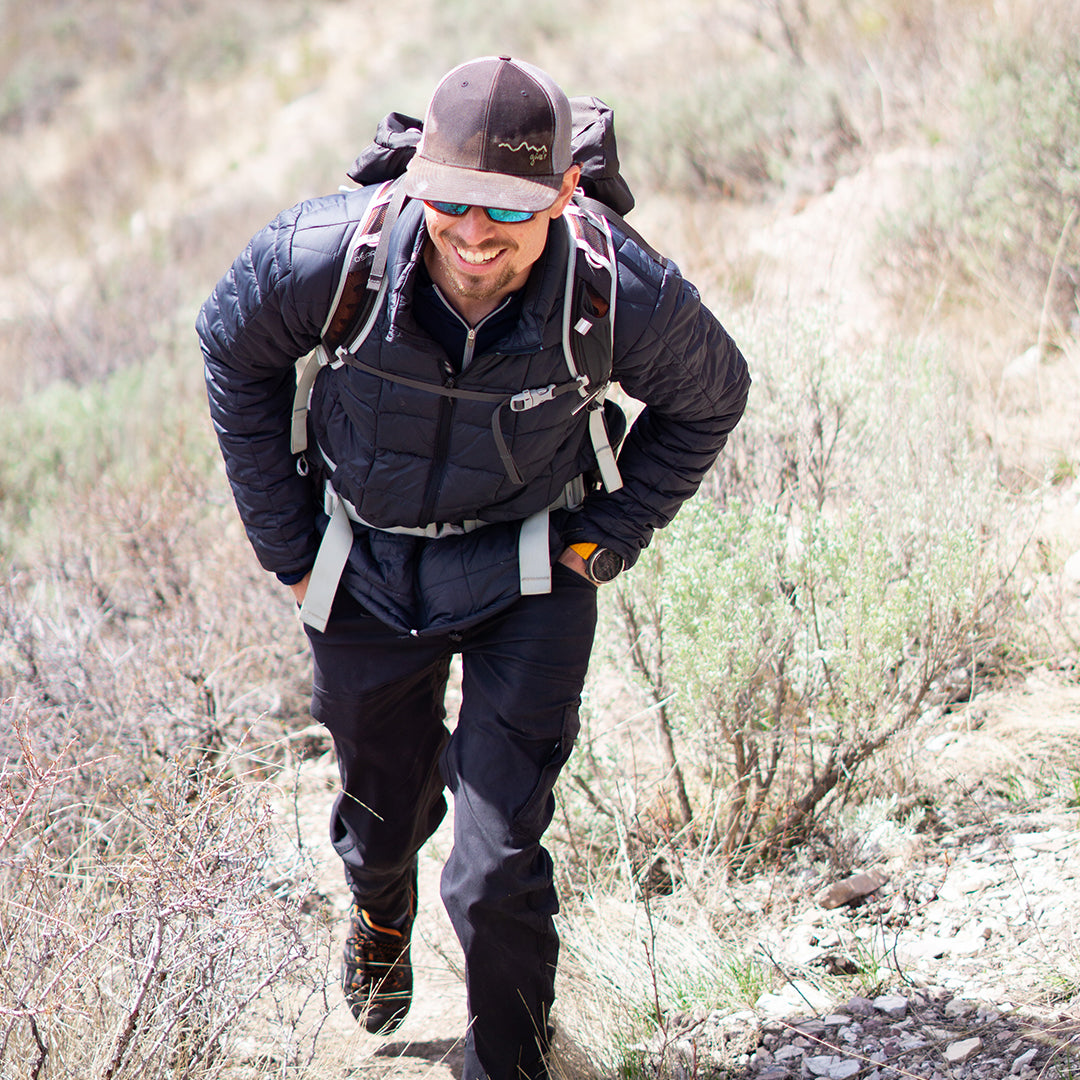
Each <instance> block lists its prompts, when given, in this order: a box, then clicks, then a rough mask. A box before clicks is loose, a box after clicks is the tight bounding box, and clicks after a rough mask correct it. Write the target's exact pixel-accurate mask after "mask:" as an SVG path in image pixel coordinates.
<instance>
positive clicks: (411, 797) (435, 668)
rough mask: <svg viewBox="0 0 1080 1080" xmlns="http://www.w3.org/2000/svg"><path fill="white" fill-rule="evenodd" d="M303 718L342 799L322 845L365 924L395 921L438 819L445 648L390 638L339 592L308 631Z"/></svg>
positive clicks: (438, 643) (392, 633)
mask: <svg viewBox="0 0 1080 1080" xmlns="http://www.w3.org/2000/svg"><path fill="white" fill-rule="evenodd" d="M308 639H309V642H310V645H311V651H312V657H313V659H314V667H315V675H314V689H313V693H312V708H311V711H312V715H313V716H314V717H315V719H316V720H318V721H319V722H320V723H322V724H324V725H325V726H326V728H327V729H328V730H329V732H330V734H331V735H332V736H333V739H334V748H335V750H336V752H337V761H338V769H339V771H340V774H341V792H340V794H339V795H338V797H337V800H336V801H335V804H334V809H333V812H332V815H331V822H330V838H331V841H332V842H333V845H334V848H335V850H336V851H337V853H338V854H339V855H340V856H341V858H342V860H343V862H344V864H345V878H346V881H347V883H348V884H349V886H350V888H351V889H352V890H353V893H354V895H356V897H357V898H358V900H359V901H360V902H361V904H362V906H363V907H365V908H366V909H367V910H369V911H370V912H371V913H372V915H373V916H375V917H377V918H378V917H381V918H384V919H387V920H392V919H394V918H396V917H397V916H399V915H401V914H403V913H404V912H405V910H406V908H407V907H408V906H409V903H410V902H411V895H410V894H411V892H412V891H413V890H414V889H415V884H414V880H415V869H416V856H417V852H418V851H419V850H420V848H421V847H422V846H423V844H424V842H425V841H426V840H427V839H428V837H429V836H431V834H432V833H433V832H434V831H435V829H436V828H438V825H439V822H440V821H442V818H443V815H444V814H445V813H446V801H445V799H444V798H443V783H442V777H441V776H440V774H439V759H440V757H441V755H442V751H443V748H444V747H445V745H446V740H447V731H446V727H445V724H444V720H445V718H446V711H445V709H444V707H443V695H444V693H445V690H446V682H447V677H448V673H449V664H450V652H449V648H448V645H447V642H446V641H445V640H443V639H438V640H418V639H416V638H410V637H408V636H405V635H401V634H398V633H397V632H395V631H393V630H390V629H389V628H388V627H386V626H385V625H384V624H383V623H381V622H379V620H378V619H376V618H374V617H373V616H371V615H369V614H367V612H365V611H364V609H363V608H362V607H360V605H359V604H357V603H355V601H351V600H350V599H349V598H348V597H347V596H345V594H344V593H342V594H339V596H338V598H337V599H336V600H335V602H334V610H333V613H332V615H331V618H330V621H329V623H328V624H327V627H326V631H325V632H324V633H319V632H318V631H315V630H310V629H309V631H308Z"/></svg>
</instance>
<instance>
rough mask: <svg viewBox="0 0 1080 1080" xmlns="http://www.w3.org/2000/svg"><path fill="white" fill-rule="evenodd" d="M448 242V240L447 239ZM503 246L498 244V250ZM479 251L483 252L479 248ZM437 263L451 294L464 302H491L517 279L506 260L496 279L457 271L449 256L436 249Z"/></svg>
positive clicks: (515, 273) (514, 271) (512, 268)
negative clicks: (451, 291) (441, 269)
mask: <svg viewBox="0 0 1080 1080" xmlns="http://www.w3.org/2000/svg"><path fill="white" fill-rule="evenodd" d="M447 239H448V240H449V238H447ZM504 247H505V245H504V244H500V245H499V248H500V250H501V249H502V248H504ZM481 250H483V249H482V248H481ZM436 253H437V255H438V259H439V263H440V264H441V266H442V268H443V270H444V271H445V277H446V280H447V282H448V283H449V284H450V286H451V288H452V290H453V292H454V293H455V294H456V295H457V296H460V297H461V298H462V299H464V300H480V301H484V300H491V299H492V298H493V297H495V296H498V295H499V293H501V292H502V291H504V290H505V289H506V288H507V287H508V286H509V285H510V283H511V282H512V281H513V280H514V278H515V277H517V271H516V270H515V269H514V267H513V265H512V264H511V262H510V261H509V260H508V261H507V264H506V265H505V266H504V267H503V268H502V270H501V271H499V273H498V275H497V276H496V277H492V278H489V277H486V276H481V275H475V274H469V273H464V272H462V271H461V270H459V269H458V267H457V266H456V265H454V264H452V263H451V261H450V258H449V256H447V255H445V254H443V252H441V251H439V250H438V248H436Z"/></svg>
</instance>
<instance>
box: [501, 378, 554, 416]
mask: <svg viewBox="0 0 1080 1080" xmlns="http://www.w3.org/2000/svg"><path fill="white" fill-rule="evenodd" d="M555 385H556V384H555V383H550V384H549V385H548V386H545V387H542V388H541V389H539V390H522V391H521V393H520V394H515V395H514V396H513V397H512V398H511V399H510V410H511V412H525V410H526V409H535V408H536V406H537V405H541V404H543V402H545V401H551V399H552V398H554V397H555Z"/></svg>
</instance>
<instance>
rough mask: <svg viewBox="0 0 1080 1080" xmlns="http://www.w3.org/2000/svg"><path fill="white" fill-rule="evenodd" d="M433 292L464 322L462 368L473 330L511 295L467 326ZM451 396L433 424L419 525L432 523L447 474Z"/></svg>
mask: <svg viewBox="0 0 1080 1080" xmlns="http://www.w3.org/2000/svg"><path fill="white" fill-rule="evenodd" d="M435 292H436V294H437V295H438V297H439V299H440V300H441V301H442V302H443V303H444V304H445V305H446V307H447V309H448V310H450V311H452V312H453V313H454V315H455V317H456V318H457V319H459V320H460V321H461V322H462V324H464V326H465V330H466V333H465V351H464V352H463V353H462V356H461V370H462V371H465V370H466V369H467V368H468V366H469V364H470V363H472V359H473V354H474V353H475V351H476V334H477V331H478V330H479V329H480V327H482V326H483V325H484V323H485V322H486V321H487V320H488V319H490V318H491V316H492V315H495V314H496V313H497V312H498V311H499V310H500V309H501V308H502V307H503V305H504V304H508V303H509V302H510V298H509V297H507V298H506V299H505V300H504V301H503V303H502V304H500V305H499V307H497V308H496V309H495V310H494V311H492V312H489V313H488V314H487V315H485V316H484V317H483V318H482V319H481V320H480V321H479V322H478V323H477V324H476V325H475V326H469V324H468V323H466V322H465V320H464V319H462V318H461V315H460V314H458V312H457V311H456V310H455V309H454V307H453V305H451V304H448V303H447V302H446V297H445V296H443V294H442V293H441V292H439V287H438V285H436V286H435ZM455 383H456V379H455V377H454V376H453V375H450V376H448V377H447V378H446V379H444V380H443V386H445V387H446V388H447V389H448V390H450V389H453V387H454V385H455ZM454 404H455V402H454V399H453V398H446V397H444V398H443V399H442V402H441V405H440V407H439V422H438V425H437V427H436V428H435V456H434V458H433V461H432V465H433V468H432V471H431V478H430V479H429V480H428V486H427V491H426V492H424V507H423V513H422V515H421V517H420V524H421V525H430V524H432V518H433V515H434V513H435V503H436V501H437V500H438V497H439V492H440V491H441V490H442V482H443V477H444V476H445V474H446V465H447V460H446V455H447V451H448V450H449V449H450V431H451V429H452V427H453V423H452V421H453V416H454Z"/></svg>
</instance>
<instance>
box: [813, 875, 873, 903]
mask: <svg viewBox="0 0 1080 1080" xmlns="http://www.w3.org/2000/svg"><path fill="white" fill-rule="evenodd" d="M888 880H889V879H888V877H886V875H885V874H882V873H881V872H880V871H878V870H871V871H869V872H868V873H865V874H852V875H851V877H847V878H844V880H843V881H837V882H835V883H833V884H832V885H830V886H829V887H828V888H827V889H826V890H825V891H824V892H823V893H821V894H820V895H819V896H818V903H819V904H820V905H821V906H822V907H823V908H838V907H842V906H843V905H844V904H853V903H855V901H856V900H862V899H863V898H864V897H867V896H869V895H870V894H871V893H874V892H877V890H878V889H880V888H881V886H882V885H884V884H885V883H886V882H887V881H888Z"/></svg>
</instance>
